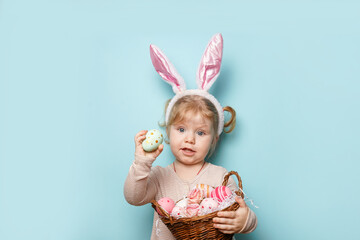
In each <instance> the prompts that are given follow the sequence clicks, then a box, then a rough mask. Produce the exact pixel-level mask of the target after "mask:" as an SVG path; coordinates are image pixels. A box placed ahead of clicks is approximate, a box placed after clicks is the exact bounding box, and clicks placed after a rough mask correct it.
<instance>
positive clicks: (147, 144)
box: [142, 129, 164, 152]
mask: <svg viewBox="0 0 360 240" xmlns="http://www.w3.org/2000/svg"><path fill="white" fill-rule="evenodd" d="M163 139H164V138H163V135H162V133H161V132H160V131H159V130H156V129H153V130H150V131H148V132H147V133H146V138H145V140H144V141H143V142H142V147H143V149H144V151H145V152H152V151H155V150H156V149H157V148H158V147H159V146H160V144H161V143H162V142H163Z"/></svg>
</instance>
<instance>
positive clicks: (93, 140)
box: [0, 0, 360, 240]
mask: <svg viewBox="0 0 360 240" xmlns="http://www.w3.org/2000/svg"><path fill="white" fill-rule="evenodd" d="M359 12H360V3H359V1H355V0H354V1H347V0H343V1H340V0H339V1H336V0H329V1H325V0H318V1H308V0H305V1H304V0H302V1H300V0H297V1H282V0H276V1H268V0H267V1H265V0H257V1H242V0H240V1H234V0H229V1H215V0H198V1H172V0H167V1H165V0H163V1H160V0H153V1H121V0H117V1H116V0H102V1H100V0H97V1H96V0H87V1H85V0H73V1H71V0H61V1H60V0H58V1H47V0H33V1H25V0H0V239H1V240H20V239H21V240H23V239H27V240H35V239H36V240H40V239H42V240H91V239H94V240H95V239H96V240H98V239H99V240H100V239H101V240H103V239H106V240H118V239H150V233H151V227H152V216H153V209H152V208H151V206H150V205H149V204H148V205H145V206H141V207H135V206H131V205H129V204H128V203H127V202H126V201H125V199H124V196H123V185H124V181H125V178H126V176H127V173H128V170H129V167H130V165H131V163H132V161H133V155H134V141H133V138H134V136H135V134H136V133H137V132H138V131H140V130H142V129H153V128H159V126H158V122H159V121H161V120H162V118H163V111H164V104H165V101H166V100H167V99H169V98H171V97H172V96H173V93H172V91H171V87H170V86H169V85H168V84H167V83H165V82H164V81H163V80H162V79H161V78H160V77H159V76H158V74H157V73H156V72H155V70H154V68H153V66H152V64H151V60H150V57H149V45H150V44H151V43H153V44H156V45H157V46H159V47H160V48H161V49H162V50H163V51H164V52H165V54H166V55H167V56H168V57H169V59H170V60H171V61H172V62H173V64H174V65H175V67H176V68H177V70H178V71H179V73H180V74H181V75H182V76H183V77H184V79H185V81H186V83H187V85H188V86H189V87H190V88H195V86H196V84H195V73H196V70H197V67H198V63H199V61H200V58H201V55H202V53H203V51H204V49H205V46H206V44H207V43H208V41H209V39H210V37H211V36H212V35H213V34H215V33H222V34H223V38H224V54H223V63H222V68H221V73H220V77H219V79H218V80H217V82H216V83H215V84H214V86H213V87H212V89H211V90H210V92H211V93H212V94H213V95H215V96H216V97H217V98H218V100H219V101H220V103H222V105H223V106H226V105H229V106H232V107H233V108H234V109H235V110H236V111H237V126H236V128H235V130H234V131H233V132H232V133H231V134H223V135H224V136H222V137H221V140H220V144H219V146H218V148H217V151H216V153H215V155H214V156H213V157H212V159H211V161H212V162H214V163H216V164H219V165H222V166H224V167H225V168H227V169H228V170H236V171H238V172H239V174H240V175H241V176H242V178H243V184H244V190H245V192H246V194H247V196H248V197H249V198H251V199H252V200H253V201H254V204H255V205H257V206H258V207H259V208H257V209H256V208H254V207H252V206H250V207H252V208H253V210H254V212H255V213H256V215H257V217H258V227H257V229H256V230H255V231H254V232H253V233H251V234H248V235H237V236H236V238H237V239H252V240H255V239H261V240H263V239H265V240H289V239H292V240H297V239H299V240H300V239H355V238H354V237H355V236H357V235H358V232H357V229H358V224H359V223H360V219H359V216H360V211H359V210H360V207H359V204H358V198H359V197H360V191H359V187H357V184H358V183H359V182H360V177H359V174H358V170H359V168H360V164H359V160H360V148H359V135H360V127H359V122H360V113H359V108H360V90H359V89H360V82H359V80H360V68H359V66H360V45H359V43H360V27H359V26H360V15H359ZM172 161H173V157H172V155H171V152H170V150H169V146H168V145H165V150H164V152H163V153H162V154H161V155H160V157H159V158H158V159H157V160H156V162H155V164H158V165H161V166H166V165H168V164H170V163H171V162H172Z"/></svg>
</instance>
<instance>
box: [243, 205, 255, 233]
mask: <svg viewBox="0 0 360 240" xmlns="http://www.w3.org/2000/svg"><path fill="white" fill-rule="evenodd" d="M256 226H257V217H256V215H255V213H254V212H253V211H252V210H251V209H250V208H249V213H248V217H247V219H246V223H245V226H244V227H243V229H241V231H240V233H251V232H252V231H254V230H255V228H256Z"/></svg>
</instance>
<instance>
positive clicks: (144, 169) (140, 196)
mask: <svg viewBox="0 0 360 240" xmlns="http://www.w3.org/2000/svg"><path fill="white" fill-rule="evenodd" d="M154 160H155V159H153V158H150V157H145V156H140V155H135V160H134V162H133V164H132V165H131V167H130V170H129V174H128V176H127V178H126V180H125V185H124V195H125V199H126V201H127V202H128V203H130V204H132V205H136V206H141V205H144V204H146V203H149V202H150V201H151V200H153V199H155V195H156V191H157V188H156V185H157V184H156V183H155V180H156V179H154V176H152V174H151V166H152V162H153V161H154Z"/></svg>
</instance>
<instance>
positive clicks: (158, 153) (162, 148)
mask: <svg viewBox="0 0 360 240" xmlns="http://www.w3.org/2000/svg"><path fill="white" fill-rule="evenodd" d="M163 150H164V145H162V144H160V146H159V147H158V149H156V151H155V158H157V157H158V156H159V155H160V153H161V152H162V151H163Z"/></svg>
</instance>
